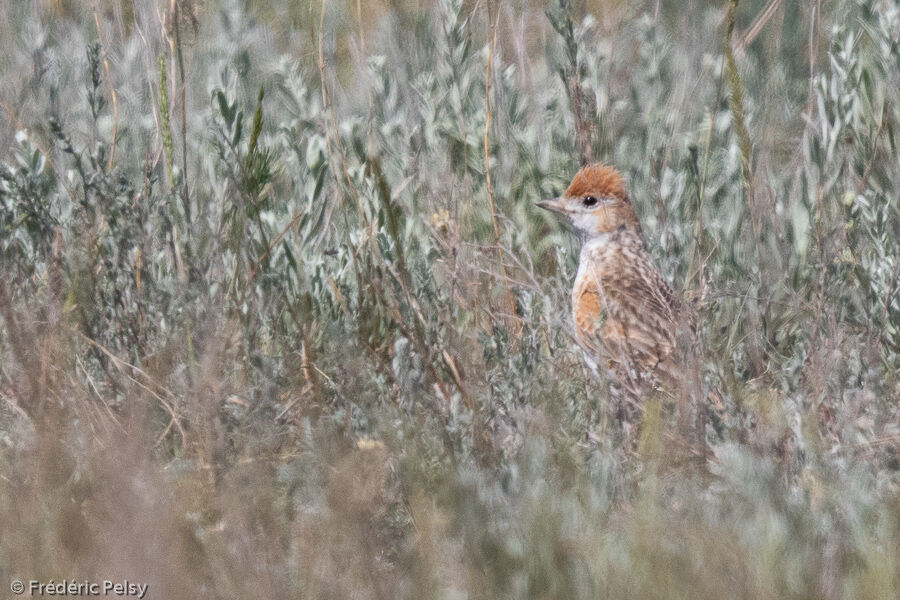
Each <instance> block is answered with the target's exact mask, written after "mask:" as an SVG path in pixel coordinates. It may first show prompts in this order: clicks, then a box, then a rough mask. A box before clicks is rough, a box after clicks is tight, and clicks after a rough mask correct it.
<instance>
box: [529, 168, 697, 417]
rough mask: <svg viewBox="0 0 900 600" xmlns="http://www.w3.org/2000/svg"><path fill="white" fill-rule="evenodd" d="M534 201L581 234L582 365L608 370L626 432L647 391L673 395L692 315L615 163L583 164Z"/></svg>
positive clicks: (578, 328) (577, 304)
mask: <svg viewBox="0 0 900 600" xmlns="http://www.w3.org/2000/svg"><path fill="white" fill-rule="evenodd" d="M537 205H538V206H539V207H541V208H543V209H546V210H549V211H552V212H554V213H556V214H558V215H561V216H562V217H564V218H565V219H566V220H567V221H568V222H569V223H570V224H571V225H572V226H573V228H574V229H575V231H576V232H577V233H578V234H579V237H580V238H581V242H582V244H581V253H580V256H579V261H578V271H577V274H576V275H575V282H574V285H573V288H572V319H573V321H574V325H575V338H576V340H577V342H578V344H579V345H580V346H581V348H582V349H583V351H584V354H585V358H586V360H587V362H588V364H589V365H590V366H591V367H592V368H593V369H596V368H597V367H602V369H603V370H604V371H605V372H606V375H607V380H608V381H609V384H610V385H609V389H610V395H611V397H612V398H613V399H614V400H616V418H617V419H618V420H619V421H620V423H621V424H622V425H623V426H624V427H626V428H627V429H629V430H630V429H632V428H633V427H634V426H635V425H636V424H637V422H639V420H640V417H641V412H642V403H641V400H642V399H643V398H644V397H646V396H647V394H649V393H654V392H657V391H660V392H663V393H665V394H668V395H670V396H672V397H677V396H678V394H679V388H680V386H681V385H682V383H683V379H684V375H683V372H684V364H683V361H682V360H679V358H680V357H679V352H678V347H677V346H678V342H679V339H680V338H681V337H682V336H681V333H682V329H683V325H685V324H687V325H689V326H692V322H693V320H694V317H693V315H692V314H691V311H690V309H689V307H688V306H687V305H686V303H684V302H683V301H682V300H681V298H680V297H679V296H678V295H676V294H675V293H674V292H673V291H672V288H671V287H669V285H668V283H666V280H665V279H664V278H663V276H662V274H661V273H660V271H659V269H658V268H657V266H656V265H655V264H654V262H653V260H652V258H651V257H650V254H649V253H648V251H647V244H646V242H645V241H644V236H643V233H642V231H641V224H640V221H639V220H638V217H637V214H636V213H635V211H634V207H633V205H632V202H631V198H630V197H629V195H628V192H627V191H626V189H625V183H624V180H623V178H622V175H621V174H620V173H619V172H618V171H617V170H616V169H615V168H613V167H611V166H608V165H605V164H602V163H596V164H591V165H588V166H585V167H583V168H581V170H579V171H578V172H577V173H576V174H575V176H574V177H573V178H572V181H571V183H570V184H569V186H568V188H566V190H565V192H563V194H562V195H561V196H559V197H558V198H553V199H550V200H542V201H540V202H538V203H537Z"/></svg>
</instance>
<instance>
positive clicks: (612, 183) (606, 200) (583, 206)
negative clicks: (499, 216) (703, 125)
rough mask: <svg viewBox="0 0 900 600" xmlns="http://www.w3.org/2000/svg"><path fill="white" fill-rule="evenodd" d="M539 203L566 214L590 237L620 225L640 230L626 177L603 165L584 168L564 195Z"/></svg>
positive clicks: (612, 229) (542, 206)
mask: <svg viewBox="0 0 900 600" xmlns="http://www.w3.org/2000/svg"><path fill="white" fill-rule="evenodd" d="M537 205H538V206H540V207H541V208H546V209H547V210H550V211H553V212H555V213H558V214H561V215H564V216H565V217H567V218H568V219H569V221H571V223H572V225H573V226H574V227H575V229H577V230H578V231H579V232H581V233H582V234H583V235H585V236H586V237H587V238H588V239H590V238H592V237H596V236H598V235H602V234H604V233H609V232H611V231H615V230H616V229H619V228H620V227H626V228H633V229H636V230H640V224H639V223H638V219H637V215H636V214H635V212H634V209H633V208H632V206H631V200H630V199H629V198H628V194H627V192H625V184H624V182H623V181H622V176H621V175H620V174H619V172H618V171H616V170H615V169H614V168H612V167H608V166H606V165H602V164H593V165H589V166H587V167H583V168H582V169H581V170H580V171H578V173H576V174H575V177H573V178H572V183H570V184H569V187H568V188H566V191H565V192H564V193H563V195H562V196H560V197H559V198H553V199H551V200H541V201H540V202H538V203H537Z"/></svg>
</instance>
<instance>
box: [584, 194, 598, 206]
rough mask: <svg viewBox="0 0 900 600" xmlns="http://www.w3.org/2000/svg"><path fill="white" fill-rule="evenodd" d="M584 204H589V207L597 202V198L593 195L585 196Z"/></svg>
mask: <svg viewBox="0 0 900 600" xmlns="http://www.w3.org/2000/svg"><path fill="white" fill-rule="evenodd" d="M582 204H584V205H585V206H588V207H590V206H595V205H596V204H597V199H596V198H594V197H593V196H585V197H584V200H583V201H582Z"/></svg>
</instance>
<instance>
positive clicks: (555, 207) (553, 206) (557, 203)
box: [537, 198, 566, 215]
mask: <svg viewBox="0 0 900 600" xmlns="http://www.w3.org/2000/svg"><path fill="white" fill-rule="evenodd" d="M537 205H538V206H540V207H541V208H545V209H547V210H549V211H551V212H555V213H559V214H561V215H564V214H566V209H565V208H563V203H562V199H561V198H551V199H549V200H541V201H540V202H538V203H537Z"/></svg>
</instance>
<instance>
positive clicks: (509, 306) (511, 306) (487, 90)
mask: <svg viewBox="0 0 900 600" xmlns="http://www.w3.org/2000/svg"><path fill="white" fill-rule="evenodd" d="M485 5H486V7H487V13H488V25H489V27H490V33H489V36H488V55H487V62H486V63H485V66H484V110H485V117H484V179H485V185H486V187H487V196H488V208H489V209H490V211H491V226H492V227H493V230H494V245H495V246H497V262H498V263H499V264H500V272H501V273H502V275H503V279H508V276H507V273H506V263H505V262H504V261H503V252H502V251H501V250H500V226H499V225H498V224H497V209H496V205H495V204H494V187H493V185H492V183H491V160H490V139H489V136H490V133H491V66H492V63H493V57H494V40H495V39H496V29H497V18H498V17H499V12H498V13H497V16H494V15H493V14H492V11H491V1H490V0H487V1H486V2H485ZM505 299H506V307H505V308H506V310H507V311H508V313H509V314H510V315H515V314H516V301H515V298H513V294H512V290H511V289H510V288H509V287H507V288H506V294H505ZM508 325H509V327H510V330H511V333H512V340H513V343H515V341H516V339H517V338H518V336H519V332H520V331H521V325H520V323H519V322H518V321H517V320H516V319H515V318H512V319H509V321H508Z"/></svg>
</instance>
